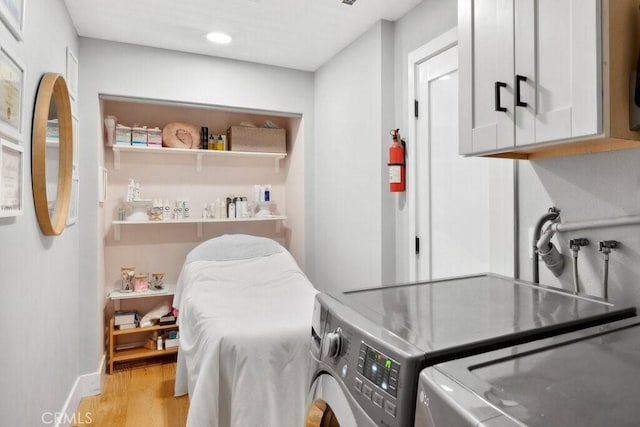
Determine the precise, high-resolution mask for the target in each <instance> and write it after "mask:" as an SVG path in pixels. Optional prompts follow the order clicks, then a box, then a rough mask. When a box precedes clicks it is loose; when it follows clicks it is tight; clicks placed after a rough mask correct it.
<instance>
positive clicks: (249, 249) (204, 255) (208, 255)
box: [186, 234, 282, 262]
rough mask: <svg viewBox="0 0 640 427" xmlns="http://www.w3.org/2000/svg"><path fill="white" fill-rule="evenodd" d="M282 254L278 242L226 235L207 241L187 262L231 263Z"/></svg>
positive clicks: (244, 235)
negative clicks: (231, 261) (237, 260)
mask: <svg viewBox="0 0 640 427" xmlns="http://www.w3.org/2000/svg"><path fill="white" fill-rule="evenodd" d="M280 252H282V247H281V246H280V244H278V243H277V242H276V241H274V240H271V239H268V238H266V237H257V236H250V235H248V234H225V235H223V236H220V237H215V238H213V239H210V240H207V241H206V242H203V243H201V244H199V245H198V246H196V247H195V248H193V249H192V250H191V252H189V254H188V255H187V260H186V262H193V261H230V260H236V259H248V258H257V257H263V256H268V255H273V254H277V253H280Z"/></svg>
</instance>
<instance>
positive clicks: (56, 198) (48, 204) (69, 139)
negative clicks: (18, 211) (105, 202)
mask: <svg viewBox="0 0 640 427" xmlns="http://www.w3.org/2000/svg"><path fill="white" fill-rule="evenodd" d="M72 161H73V132H72V122H71V101H70V100H69V91H68V89H67V83H66V82H65V80H64V78H63V77H62V76H61V75H60V74H56V73H46V74H45V75H44V76H42V79H41V80H40V85H39V86H38V94H37V96H36V104H35V109H34V115H33V132H32V135H31V181H32V186H33V201H34V204H35V208H36V216H37V217H38V224H39V225H40V230H42V233H43V234H45V235H47V236H57V235H58V234H60V233H62V231H63V230H64V227H65V224H66V222H67V214H68V211H69V201H70V199H71V174H72Z"/></svg>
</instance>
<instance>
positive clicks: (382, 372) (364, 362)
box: [358, 342, 400, 397]
mask: <svg viewBox="0 0 640 427" xmlns="http://www.w3.org/2000/svg"><path fill="white" fill-rule="evenodd" d="M358 372H359V373H361V374H362V375H363V376H364V377H365V378H366V379H368V380H369V381H371V382H372V383H373V384H375V385H376V386H378V387H379V388H380V389H382V390H383V391H384V392H385V393H388V394H390V395H391V396H393V397H398V378H399V375H400V364H399V363H398V362H396V361H395V360H393V359H391V358H390V357H388V356H386V355H385V354H384V353H382V352H379V351H378V350H376V349H374V348H373V347H370V346H369V345H367V344H365V343H364V342H362V343H360V355H359V357H358Z"/></svg>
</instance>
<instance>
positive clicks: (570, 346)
mask: <svg viewBox="0 0 640 427" xmlns="http://www.w3.org/2000/svg"><path fill="white" fill-rule="evenodd" d="M638 378H640V321H639V320H638V319H637V318H634V319H626V320H620V321H617V322H613V323H609V324H606V325H601V326H596V327H592V328H588V329H585V330H581V331H577V332H572V333H568V334H563V335H559V336H555V337H552V338H547V339H544V340H540V341H534V342H530V343H526V344H521V345H518V346H515V347H510V348H505V349H501V350H497V351H494V352H489V353H484V354H480V355H475V356H471V357H468V358H463V359H459V360H455V361H450V362H446V363H443V364H440V365H436V366H433V367H430V368H427V369H425V370H424V371H423V372H422V374H421V375H420V383H419V390H418V396H417V409H416V422H415V425H416V427H440V426H451V425H455V426H458V427H476V426H484V427H521V426H530V427H538V426H539V427H542V426H544V427H566V426H580V427H601V426H608V425H610V426H616V427H635V426H637V425H638V423H639V419H640V418H639V417H640V410H639V409H638V403H639V402H640V387H638V381H637V380H638Z"/></svg>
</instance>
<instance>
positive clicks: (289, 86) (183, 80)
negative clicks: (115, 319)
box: [80, 38, 314, 368]
mask: <svg viewBox="0 0 640 427" xmlns="http://www.w3.org/2000/svg"><path fill="white" fill-rule="evenodd" d="M80 53H81V57H82V60H81V61H80V91H81V96H80V106H81V110H82V117H81V119H80V121H81V129H80V136H81V139H82V141H86V143H85V145H83V147H82V149H81V150H80V154H81V161H82V165H81V176H82V187H81V192H82V193H81V199H82V202H81V212H82V215H83V218H84V221H83V228H82V234H83V236H87V237H88V238H86V239H84V240H83V241H82V246H81V250H82V253H83V254H85V257H86V261H87V262H85V263H83V264H82V265H81V272H80V273H81V276H82V277H91V278H95V279H96V282H91V283H90V284H87V285H86V286H84V287H83V288H82V292H83V294H82V298H83V300H85V301H88V302H89V303H88V304H87V305H86V306H84V307H83V308H82V316H83V318H86V319H85V321H84V323H83V324H82V331H81V332H82V335H81V339H82V340H83V341H84V342H88V343H91V344H90V345H92V347H93V348H92V349H91V351H89V352H88V354H87V355H86V358H85V359H83V362H84V363H86V365H87V367H88V368H90V367H94V368H95V366H96V364H97V362H98V360H99V358H100V357H101V356H102V353H103V347H102V325H103V307H104V306H105V293H106V291H108V290H109V289H110V288H111V285H112V284H111V283H109V284H108V286H107V287H106V288H105V283H104V277H105V272H104V252H103V238H104V234H105V230H103V225H102V224H103V223H104V221H105V215H111V212H108V213H107V212H103V208H102V207H99V206H98V198H97V192H96V189H97V186H98V183H97V168H98V166H99V165H101V164H103V161H104V159H103V147H102V123H101V120H100V102H99V99H98V97H99V95H100V94H110V95H122V96H131V97H140V98H151V99H160V100H172V101H182V102H189V103H200V104H207V105H220V106H231V107H239V108H252V109H257V110H264V111H280V112H291V113H299V114H302V116H303V118H302V121H303V123H304V124H303V125H301V126H300V129H299V130H298V132H303V138H301V139H302V140H304V141H311V140H312V132H313V121H314V119H313V75H312V74H311V73H307V72H301V71H294V70H290V69H284V68H277V67H271V66H265V65H258V64H252V63H247V62H239V61H232V60H225V59H219V58H212V57H206V56H200V55H194V54H187V53H180V52H174V51H169V50H162V49H153V48H146V47H140V46H133V45H128V44H122V43H113V42H107V41H101V40H95V39H87V38H81V39H80ZM305 153H306V150H305V147H304V144H296V146H295V150H294V151H293V152H291V153H289V155H288V157H287V162H288V163H289V164H291V165H296V166H295V167H294V166H292V167H291V168H289V172H288V176H287V183H286V186H287V201H288V205H289V210H290V211H291V212H294V210H297V211H295V213H296V215H291V214H290V215H289V216H290V220H288V221H287V227H289V228H290V229H291V230H298V231H297V233H295V234H292V235H289V236H287V238H288V239H289V242H290V247H293V248H294V250H295V251H300V252H302V251H303V248H304V247H305V236H304V234H305V233H304V227H305V225H304V224H305V218H304V204H305V197H306V195H305V181H306V179H305V176H304V175H303V174H304V173H305V171H304V169H303V168H301V167H300V166H297V165H300V164H304V163H305V162H306V161H307V160H306V154H305ZM303 261H304V260H303Z"/></svg>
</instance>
